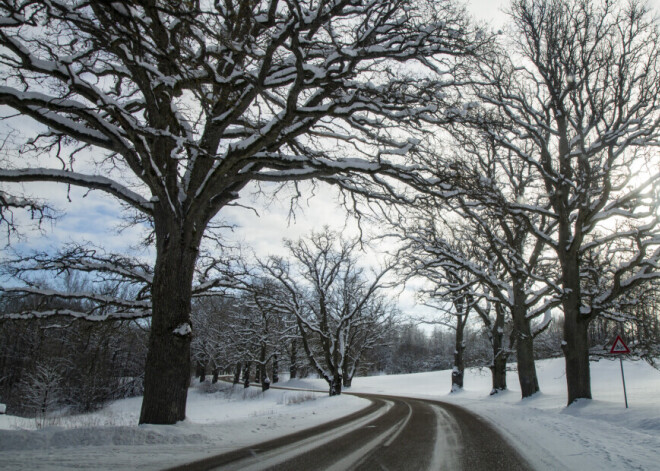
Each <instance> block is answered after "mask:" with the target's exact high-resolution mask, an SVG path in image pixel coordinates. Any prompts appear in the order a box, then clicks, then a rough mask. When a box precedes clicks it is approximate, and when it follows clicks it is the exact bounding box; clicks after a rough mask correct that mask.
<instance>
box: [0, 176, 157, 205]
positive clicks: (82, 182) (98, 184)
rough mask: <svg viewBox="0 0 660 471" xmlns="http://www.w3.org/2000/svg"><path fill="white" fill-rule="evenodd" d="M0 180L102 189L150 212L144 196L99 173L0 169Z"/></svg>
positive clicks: (148, 203)
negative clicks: (52, 183)
mask: <svg viewBox="0 0 660 471" xmlns="http://www.w3.org/2000/svg"><path fill="white" fill-rule="evenodd" d="M0 181H5V182H40V181H41V182H59V183H67V184H70V185H76V186H81V187H84V188H90V189H94V190H102V191H105V192H106V193H109V194H111V195H113V196H115V197H117V198H119V199H120V200H122V201H124V202H125V203H128V204H130V205H131V206H133V207H134V208H136V209H137V210H139V211H141V212H143V213H145V214H151V213H152V210H153V204H152V203H151V202H149V201H147V200H146V199H145V198H143V197H142V196H140V195H139V194H137V193H135V192H134V191H132V190H129V189H128V188H126V187H125V186H124V185H122V184H120V183H118V182H117V181H115V180H112V179H110V178H107V177H103V176H101V175H86V174H82V173H77V172H71V171H69V170H57V169H51V168H25V169H18V170H9V169H0Z"/></svg>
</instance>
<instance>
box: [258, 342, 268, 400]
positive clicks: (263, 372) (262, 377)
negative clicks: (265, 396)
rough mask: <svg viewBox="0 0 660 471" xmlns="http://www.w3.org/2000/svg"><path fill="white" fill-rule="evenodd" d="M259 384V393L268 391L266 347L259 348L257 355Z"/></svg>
mask: <svg viewBox="0 0 660 471" xmlns="http://www.w3.org/2000/svg"><path fill="white" fill-rule="evenodd" d="M259 361H260V363H259V382H260V383H261V391H262V392H264V391H268V390H269V389H270V378H269V377H268V369H267V368H266V346H265V345H262V346H261V352H260V355H259Z"/></svg>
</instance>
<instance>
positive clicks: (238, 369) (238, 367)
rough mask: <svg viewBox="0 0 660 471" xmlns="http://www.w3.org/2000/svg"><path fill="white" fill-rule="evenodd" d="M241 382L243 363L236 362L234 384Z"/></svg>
mask: <svg viewBox="0 0 660 471" xmlns="http://www.w3.org/2000/svg"><path fill="white" fill-rule="evenodd" d="M240 382H241V362H240V361H237V362H236V369H235V370H234V384H238V383H240Z"/></svg>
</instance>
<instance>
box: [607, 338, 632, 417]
mask: <svg viewBox="0 0 660 471" xmlns="http://www.w3.org/2000/svg"><path fill="white" fill-rule="evenodd" d="M610 353H611V354H614V355H619V364H620V365H621V381H622V382H623V398H624V399H625V401H626V409H627V408H628V394H626V377H625V376H624V375H623V359H622V358H621V355H622V354H626V353H630V349H629V348H628V346H627V345H626V344H625V342H624V341H623V339H622V338H621V336H620V335H617V336H616V339H615V340H614V343H613V344H612V348H611V349H610Z"/></svg>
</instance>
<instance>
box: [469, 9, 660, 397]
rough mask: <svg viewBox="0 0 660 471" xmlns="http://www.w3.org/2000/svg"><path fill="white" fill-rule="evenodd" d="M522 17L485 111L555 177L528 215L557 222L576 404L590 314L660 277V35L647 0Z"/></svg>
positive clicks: (524, 204)
mask: <svg viewBox="0 0 660 471" xmlns="http://www.w3.org/2000/svg"><path fill="white" fill-rule="evenodd" d="M510 17H511V19H512V23H513V28H512V30H511V31H512V35H511V46H510V49H509V50H508V51H507V52H506V53H505V55H504V56H501V57H500V58H499V59H496V60H492V61H490V62H488V63H483V64H482V72H483V74H484V75H483V77H484V81H485V82H489V83H490V85H488V86H483V87H481V88H480V89H479V90H478V91H477V95H478V99H479V100H481V102H482V103H484V104H485V107H484V109H485V110H486V113H481V114H480V115H479V117H480V118H481V119H482V121H481V122H482V123H483V122H485V121H491V123H496V126H492V127H490V128H489V129H487V132H488V133H489V135H490V136H491V137H492V139H493V140H494V142H495V143H496V145H497V146H498V147H500V148H502V149H506V150H507V151H510V152H511V153H512V155H513V156H515V158H516V159H517V160H519V161H520V162H521V163H522V164H523V165H526V166H529V169H530V170H531V171H532V172H533V174H532V178H534V179H535V180H537V181H539V182H542V185H543V187H542V191H540V192H535V193H533V194H532V195H529V196H532V197H533V199H532V200H527V201H525V199H524V198H522V201H521V205H520V206H519V208H518V210H519V211H518V214H527V215H530V214H535V215H536V216H537V217H538V216H541V215H546V217H547V218H550V219H551V220H553V221H554V223H553V224H552V225H550V226H548V227H547V228H546V229H543V228H542V227H539V226H538V225H536V224H533V223H531V224H529V228H530V229H531V230H532V231H533V233H534V234H535V235H536V236H537V237H538V239H539V240H542V241H543V243H544V244H548V246H549V247H551V249H552V250H553V251H554V253H555V254H556V258H557V259H558V262H559V268H560V277H559V281H558V285H557V295H558V296H559V299H560V301H561V306H562V308H563V311H564V340H563V344H562V348H563V351H564V355H565V358H566V379H567V384H568V403H569V404H570V403H572V402H574V401H575V400H577V399H580V398H591V384H590V375H589V341H588V330H589V329H588V327H589V324H590V322H591V321H592V320H593V319H594V318H595V317H596V316H598V315H600V314H602V313H603V312H606V311H608V310H616V309H617V304H618V303H619V302H620V300H621V299H622V297H624V296H625V293H626V292H627V291H628V290H630V289H632V288H634V287H635V286H637V285H639V284H641V283H644V282H646V281H647V280H648V279H650V278H654V277H657V276H658V272H657V269H656V267H657V260H658V256H659V255H660V252H659V250H658V248H659V245H658V242H659V239H658V234H657V230H656V227H657V225H656V223H657V210H656V207H657V187H658V182H659V181H660V173H658V168H657V158H656V156H655V155H654V154H653V153H652V152H651V151H650V150H649V146H655V145H657V144H658V141H659V138H660V49H659V46H658V44H660V41H659V40H660V32H659V30H658V24H657V22H656V21H655V20H654V19H653V17H652V14H651V12H650V11H649V10H648V8H647V7H645V6H644V5H643V4H642V3H641V2H638V1H630V2H625V3H619V2H613V1H608V0H603V1H587V0H579V1H575V2H571V1H563V0H514V1H513V2H512V4H511V10H510ZM491 112H493V113H494V115H490V116H489V115H488V113H491ZM493 117H494V118H495V119H492V120H491V118H493ZM548 229H550V230H548ZM614 240H616V241H618V243H617V244H615V245H616V246H617V247H618V249H617V250H616V253H611V254H610V257H609V258H608V261H609V268H608V270H607V272H606V273H604V274H603V275H604V276H602V278H601V280H600V282H599V284H598V293H597V294H595V293H592V294H588V293H586V292H585V291H584V284H585V275H586V274H587V273H588V271H589V269H588V256H587V254H588V253H590V252H593V251H594V250H596V251H600V250H603V249H605V247H607V246H610V247H611V245H610V242H611V241H614ZM624 246H625V247H627V249H626V250H621V248H622V247H624Z"/></svg>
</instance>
